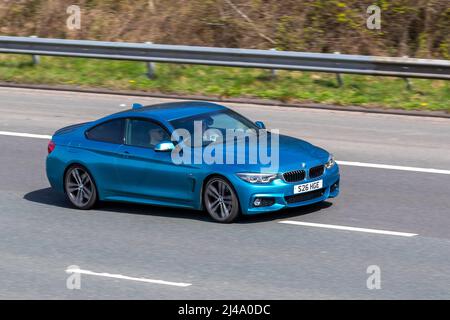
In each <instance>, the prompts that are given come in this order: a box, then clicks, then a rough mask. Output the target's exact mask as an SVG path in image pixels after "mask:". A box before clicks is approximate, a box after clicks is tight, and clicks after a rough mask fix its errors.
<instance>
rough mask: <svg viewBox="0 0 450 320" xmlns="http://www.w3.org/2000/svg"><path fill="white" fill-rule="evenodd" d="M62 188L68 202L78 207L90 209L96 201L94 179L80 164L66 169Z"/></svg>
mask: <svg viewBox="0 0 450 320" xmlns="http://www.w3.org/2000/svg"><path fill="white" fill-rule="evenodd" d="M64 189H65V191H66V195H67V198H68V199H69V201H70V203H72V205H73V206H74V207H76V208H78V209H81V210H88V209H91V208H92V207H93V206H94V205H95V203H96V202H97V188H96V186H95V183H94V179H93V178H92V176H91V174H90V173H89V172H88V171H87V170H86V168H84V167H82V166H80V165H74V166H72V167H70V168H69V169H68V170H67V172H66V175H65V177H64Z"/></svg>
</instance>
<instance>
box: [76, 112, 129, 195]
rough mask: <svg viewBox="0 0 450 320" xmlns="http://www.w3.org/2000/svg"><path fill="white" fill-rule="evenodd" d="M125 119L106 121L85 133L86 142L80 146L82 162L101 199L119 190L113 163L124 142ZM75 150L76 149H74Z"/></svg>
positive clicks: (118, 155)
mask: <svg viewBox="0 0 450 320" xmlns="http://www.w3.org/2000/svg"><path fill="white" fill-rule="evenodd" d="M125 124H126V119H125V118H117V119H112V120H107V121H105V122H102V123H100V124H97V125H96V126H94V127H92V128H90V129H89V130H87V131H86V134H85V136H86V140H85V141H84V142H83V143H82V144H83V145H82V146H80V147H82V149H84V150H85V151H87V152H85V153H84V156H83V160H84V162H85V163H86V165H87V167H88V169H89V170H90V171H91V173H92V175H93V176H94V179H95V182H96V184H97V187H98V190H99V192H101V196H102V197H109V196H114V195H115V194H117V192H119V191H120V190H121V186H120V183H119V181H118V180H117V175H116V174H115V170H116V168H115V162H116V160H117V158H118V157H120V154H119V148H120V146H121V145H122V144H123V143H124V142H125ZM74 149H75V150H76V149H78V148H74Z"/></svg>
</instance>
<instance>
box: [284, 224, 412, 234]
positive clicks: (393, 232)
mask: <svg viewBox="0 0 450 320" xmlns="http://www.w3.org/2000/svg"><path fill="white" fill-rule="evenodd" d="M278 223H284V224H293V225H298V226H306V227H317V228H328V229H337V230H346V231H356V232H366V233H378V234H387V235H391V236H400V237H414V236H417V235H418V234H417V233H408V232H397V231H388V230H379V229H367V228H356V227H347V226H338V225H333V224H321V223H311V222H302V221H292V220H283V221H279V222H278Z"/></svg>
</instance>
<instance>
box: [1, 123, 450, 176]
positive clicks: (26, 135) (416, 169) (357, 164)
mask: <svg viewBox="0 0 450 320" xmlns="http://www.w3.org/2000/svg"><path fill="white" fill-rule="evenodd" d="M0 135H4V136H14V137H24V138H35V139H47V140H50V139H51V138H52V136H49V135H43V134H33V133H22V132H10V131H0ZM336 162H337V163H338V164H339V165H342V166H354V167H365V168H378V169H387V170H401V171H412V172H424V173H438V174H448V175H450V170H443V169H432V168H419V167H406V166H396V165H390V164H379V163H366V162H354V161H343V160H337V161H336Z"/></svg>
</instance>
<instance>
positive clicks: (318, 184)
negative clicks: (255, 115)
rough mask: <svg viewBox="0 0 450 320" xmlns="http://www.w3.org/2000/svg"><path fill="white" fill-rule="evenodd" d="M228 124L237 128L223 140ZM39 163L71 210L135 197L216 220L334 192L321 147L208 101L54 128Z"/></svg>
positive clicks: (333, 172)
mask: <svg viewBox="0 0 450 320" xmlns="http://www.w3.org/2000/svg"><path fill="white" fill-rule="evenodd" d="M233 130H234V131H239V132H241V133H242V132H244V133H245V134H244V135H241V136H239V135H235V136H233V139H231V140H232V142H231V143H230V138H229V137H230V135H229V133H230V132H233ZM208 133H209V135H208ZM196 134H197V137H196ZM198 135H200V138H199V137H198ZM205 135H206V136H205ZM225 136H226V137H227V140H226V141H225V138H224V137H225ZM261 137H265V138H267V140H270V141H269V142H267V141H266V142H264V141H263V142H264V143H262V142H261V141H262V139H261ZM253 138H255V139H253ZM258 138H260V139H259V140H258ZM251 141H256V145H255V143H253V145H252V143H250V142H251ZM239 145H243V147H242V148H241V149H239ZM235 147H237V151H236V149H235ZM264 149H265V150H264ZM230 150H231V151H233V152H230ZM252 151H255V152H256V155H255V152H252ZM261 151H263V152H262V153H261ZM230 154H231V155H230ZM261 154H263V155H265V156H264V157H261V159H263V160H264V161H262V160H261V159H259V157H258V155H261ZM46 167H47V177H48V180H49V181H50V184H51V186H52V187H53V188H54V189H56V190H58V191H60V192H63V193H65V194H66V196H67V198H68V199H69V201H70V202H71V203H72V205H73V206H75V207H76V208H79V209H90V208H92V207H93V206H94V205H95V204H96V202H97V201H122V202H135V203H143V204H151V205H163V206H171V207H181V208H191V209H197V210H206V211H207V212H208V213H209V214H210V216H211V217H212V218H213V219H214V220H215V221H218V222H232V221H233V220H235V219H236V217H238V216H239V214H240V213H242V214H257V213H263V212H270V211H277V210H280V209H282V208H288V207H297V206H304V205H309V204H312V203H317V202H320V201H324V200H326V199H328V198H333V197H336V196H337V195H338V194H339V168H338V165H337V164H336V163H335V161H334V158H333V156H332V155H331V154H330V153H328V152H327V151H325V150H324V149H321V148H319V147H316V146H314V145H312V144H310V143H308V142H306V141H303V140H300V139H296V138H293V137H289V136H285V135H276V134H275V133H273V132H268V130H266V129H265V125H264V124H263V123H262V122H260V121H257V122H252V121H250V120H249V119H247V118H245V117H243V116H242V115H240V114H238V113H236V112H235V111H233V110H231V109H228V108H227V107H225V106H222V105H218V104H214V103H207V102H195V101H189V102H175V103H163V104H157V105H152V106H141V105H138V104H135V105H133V108H132V109H130V110H126V111H122V112H119V113H115V114H112V115H109V116H106V117H104V118H101V119H99V120H96V121H93V122H87V123H82V124H75V125H72V126H69V127H65V128H62V129H60V130H58V131H56V132H55V133H54V135H53V137H52V139H51V141H50V142H49V145H48V157H47V162H46Z"/></svg>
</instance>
